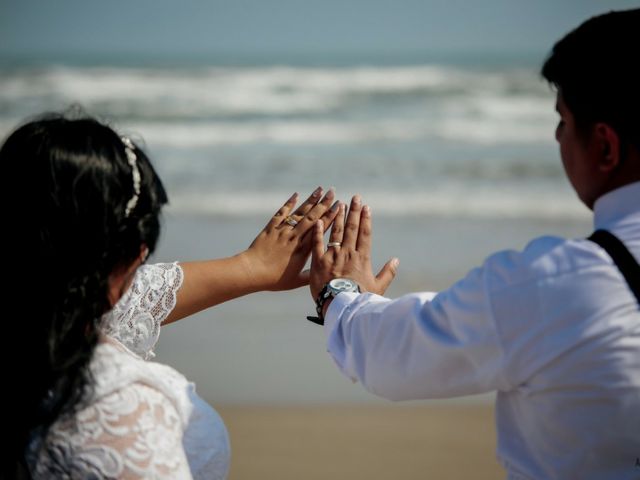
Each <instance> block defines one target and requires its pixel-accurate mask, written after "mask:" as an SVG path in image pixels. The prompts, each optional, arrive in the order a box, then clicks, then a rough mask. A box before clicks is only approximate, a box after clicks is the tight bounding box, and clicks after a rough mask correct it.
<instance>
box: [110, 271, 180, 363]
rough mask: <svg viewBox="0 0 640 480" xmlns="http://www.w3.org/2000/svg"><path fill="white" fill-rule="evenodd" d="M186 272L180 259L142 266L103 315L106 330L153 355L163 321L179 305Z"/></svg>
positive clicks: (140, 352)
mask: <svg viewBox="0 0 640 480" xmlns="http://www.w3.org/2000/svg"><path fill="white" fill-rule="evenodd" d="M183 276H184V275H183V272H182V268H181V267H180V265H178V263H177V262H174V263H158V264H155V265H143V266H141V267H140V268H139V269H138V270H137V272H136V275H135V277H134V279H133V282H132V284H131V287H130V288H129V290H127V292H126V293H125V294H124V295H123V296H122V298H121V299H120V301H119V302H118V303H117V304H116V305H115V306H114V307H113V309H112V310H111V311H110V312H108V313H107V314H105V316H104V317H103V319H102V325H103V331H104V333H105V334H107V335H109V336H111V337H113V338H115V339H116V340H118V341H119V342H120V343H122V344H123V345H125V346H126V347H127V348H128V349H129V350H131V351H133V352H134V353H135V354H137V355H139V356H141V357H142V358H144V359H149V358H153V357H154V353H153V347H154V346H155V344H156V342H157V341H158V337H159V335H160V325H161V324H162V322H163V321H164V320H165V319H166V318H167V316H168V315H169V313H171V310H173V309H174V307H175V306H176V293H177V292H178V290H179V289H180V286H181V285H182V279H183Z"/></svg>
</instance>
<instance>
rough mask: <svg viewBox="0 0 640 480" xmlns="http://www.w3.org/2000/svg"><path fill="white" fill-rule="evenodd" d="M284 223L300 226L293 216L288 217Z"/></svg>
mask: <svg viewBox="0 0 640 480" xmlns="http://www.w3.org/2000/svg"><path fill="white" fill-rule="evenodd" d="M284 223H286V224H287V225H291V226H292V227H295V226H296V225H298V220H296V219H295V218H294V217H293V216H292V215H287V217H286V218H285V219H284Z"/></svg>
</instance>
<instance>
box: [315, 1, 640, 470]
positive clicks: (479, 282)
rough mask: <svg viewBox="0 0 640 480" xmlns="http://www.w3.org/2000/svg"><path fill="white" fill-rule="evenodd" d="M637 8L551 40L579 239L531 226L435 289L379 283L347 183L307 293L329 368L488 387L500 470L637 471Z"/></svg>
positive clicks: (407, 392)
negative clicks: (513, 245) (578, 210)
mask: <svg viewBox="0 0 640 480" xmlns="http://www.w3.org/2000/svg"><path fill="white" fill-rule="evenodd" d="M638 32H640V10H628V11H621V12H611V13H608V14H605V15H601V16H598V17H594V18H592V19H590V20H588V21H586V22H585V23H583V24H582V25H580V26H579V27H578V28H577V29H575V30H574V31H572V32H570V33H569V34H568V35H566V36H565V37H564V38H563V39H561V40H560V41H559V42H558V43H556V45H555V46H554V47H553V50H552V52H551V55H550V56H549V58H548V59H547V61H546V62H545V64H544V66H543V68H542V75H543V76H544V77H545V78H546V79H547V81H549V82H550V83H551V84H552V85H553V86H554V87H555V88H556V91H557V102H556V110H557V111H558V115H559V117H560V121H559V123H558V126H557V128H556V132H555V135H556V139H557V141H558V143H559V145H560V156H561V158H562V163H563V165H564V168H565V171H566V175H567V177H568V179H569V181H570V182H571V185H572V186H573V188H574V189H575V191H576V193H577V195H578V197H579V198H580V200H581V201H582V202H583V203H584V204H585V205H586V206H587V207H589V208H590V209H592V210H593V213H594V226H595V230H596V233H595V234H594V235H593V236H592V237H590V238H589V239H574V240H565V239H562V238H555V237H542V238H537V239H535V240H533V241H531V242H530V243H529V245H528V246H527V247H526V248H525V249H524V251H522V252H516V251H504V252H499V253H496V254H494V255H492V256H490V257H489V258H488V259H487V260H486V261H485V263H484V264H483V265H482V266H481V267H479V268H476V269H474V270H472V271H471V272H470V273H469V274H468V275H467V276H466V277H465V278H464V279H462V280H460V281H459V282H457V283H456V284H454V285H453V286H452V287H450V288H449V289H447V290H445V291H443V292H440V293H438V294H433V293H413V294H409V295H405V296H403V297H400V298H398V299H395V300H391V299H388V298H385V297H383V296H381V295H382V294H383V293H384V291H385V290H386V288H387V287H388V285H389V284H390V283H391V281H392V280H393V278H394V276H395V272H396V268H397V264H398V262H397V260H396V259H393V260H391V261H390V262H389V263H387V264H386V265H385V266H384V267H383V269H382V270H381V271H380V273H379V274H378V275H377V276H374V274H373V273H372V268H371V263H370V258H369V254H370V249H371V213H370V210H369V208H368V207H367V206H366V205H365V206H363V205H362V204H361V201H360V198H359V197H357V196H356V197H354V198H353V199H352V201H351V205H350V208H349V211H348V213H347V212H346V211H345V208H344V206H341V207H340V210H339V213H338V217H337V219H336V221H335V222H334V225H333V228H332V230H331V233H330V238H329V244H328V246H327V248H326V249H325V246H324V244H323V225H322V222H319V223H318V224H317V225H316V228H315V232H314V247H313V252H312V255H313V257H312V265H311V279H310V281H311V283H310V288H311V295H312V297H313V298H314V299H315V301H316V311H317V314H318V316H317V317H316V318H315V319H314V320H315V321H316V322H318V323H323V324H324V331H325V334H326V337H327V348H328V351H329V353H330V354H331V356H332V357H333V359H334V360H335V362H336V364H337V366H338V368H339V369H340V370H341V371H342V372H343V373H344V374H345V375H346V376H348V377H350V378H352V379H355V380H358V381H360V382H361V383H362V384H363V385H364V386H365V388H367V389H368V390H370V391H371V392H373V393H375V394H377V395H380V396H383V397H386V398H390V399H393V400H408V399H425V398H443V397H453V396H458V395H469V394H476V393H481V392H489V391H496V392H497V400H496V417H497V429H498V457H499V459H500V461H501V463H502V464H503V466H504V467H505V469H506V470H507V472H508V476H509V478H518V479H520V478H536V479H537V478H558V479H568V478H580V479H589V478H594V479H595V478H597V479H612V478H615V479H626V478H639V477H640V465H639V464H638V460H637V458H638V457H640V266H639V265H638V263H637V259H640V74H639V73H638V72H640V69H638V68H637V65H636V64H637V63H638V62H637V60H638V58H640V43H639V42H638Z"/></svg>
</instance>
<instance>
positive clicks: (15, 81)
mask: <svg viewBox="0 0 640 480" xmlns="http://www.w3.org/2000/svg"><path fill="white" fill-rule="evenodd" d="M0 82H1V83H2V86H3V88H2V89H1V90H0V111H1V110H5V111H6V110H15V111H19V110H20V109H21V106H22V104H23V102H24V101H28V102H29V103H30V104H33V103H34V102H35V103H40V104H42V105H43V106H45V108H58V106H59V105H61V104H65V103H74V102H77V103H81V104H83V105H85V106H86V107H87V108H88V109H89V110H91V111H97V112H100V113H101V114H106V115H112V116H115V117H118V118H132V119H136V118H138V119H144V118H155V119H188V118H212V117H219V116H224V115H231V116H234V115H235V116H246V115H296V114H326V113H327V112H336V111H343V110H344V109H345V108H347V109H353V108H359V107H362V106H363V105H369V104H376V103H377V102H380V101H384V102H387V103H388V97H390V96H391V97H393V98H395V99H396V100H401V99H402V98H407V99H411V100H412V102H411V103H414V102H415V103H420V101H421V100H423V101H424V100H429V99H440V100H442V99H444V100H447V99H449V100H451V101H454V102H456V103H460V102H469V101H472V102H473V101H476V102H481V101H482V99H483V98H487V97H491V98H499V99H500V98H502V99H504V98H506V99H509V100H513V99H517V98H520V97H522V96H525V97H531V96H533V97H535V98H542V97H545V98H546V97H548V96H549V92H548V89H547V88H546V86H544V85H543V84H542V83H541V82H540V80H539V79H538V78H537V76H536V75H535V74H533V73H532V72H529V71H527V70H522V69H515V68H510V69H503V70H498V71H483V70H474V69H464V68H455V67H446V66H438V65H425V66H412V67H349V68H346V67H345V68H324V69H321V68H294V67H276V66H273V67H260V68H249V67H244V68H229V67H224V68H223V67H210V68H200V69H150V68H144V69H142V68H141V69H136V68H105V67H100V68H78V67H76V68H71V67H52V68H47V69H40V70H20V71H12V72H5V73H2V74H0ZM474 99H475V100H474ZM532 106H533V103H531V102H530V103H528V104H527V105H522V107H523V108H524V110H522V112H524V113H526V112H527V111H529V110H528V109H529V108H531V107H532ZM510 113H512V112H510V111H509V110H504V111H503V114H510Z"/></svg>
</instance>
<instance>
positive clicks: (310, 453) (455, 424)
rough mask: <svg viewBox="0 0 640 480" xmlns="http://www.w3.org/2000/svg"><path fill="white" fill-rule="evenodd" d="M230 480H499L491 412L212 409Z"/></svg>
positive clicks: (480, 408) (457, 408)
mask: <svg viewBox="0 0 640 480" xmlns="http://www.w3.org/2000/svg"><path fill="white" fill-rule="evenodd" d="M218 411H219V412H220V414H221V415H222V417H223V418H224V420H225V423H226V424H227V427H228V429H229V433H230V436H231V445H232V461H231V472H230V476H229V479H230V480H245V479H258V478H259V479H263V480H265V479H274V480H275V479H278V480H289V479H291V480H293V479H306V480H314V479H318V480H320V479H323V480H324V479H334V480H340V479H345V480H346V479H350V480H357V479H367V480H376V479H398V480H404V479H425V478H434V479H439V480H447V479H452V480H453V479H463V478H473V479H475V480H482V479H495V478H504V476H505V474H504V471H503V469H502V468H501V467H500V465H499V464H498V462H497V460H496V459H495V444H496V437H495V428H494V421H493V407H492V406H488V405H453V406H419V407H413V406H411V407H405V406H389V407H377V406H355V405H350V406H345V407H340V406H319V407H311V406H307V407H300V406H298V407H264V406H261V407H248V406H244V407H240V406H229V407H218Z"/></svg>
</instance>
